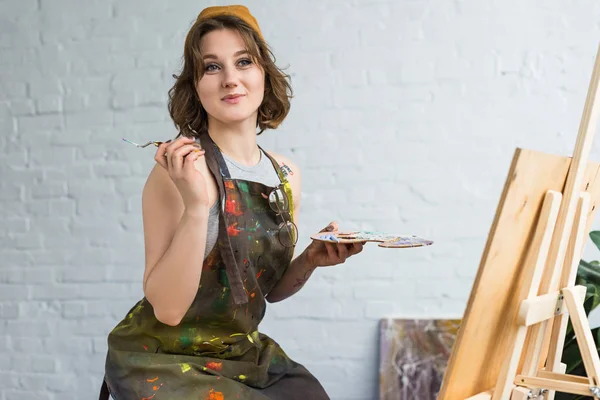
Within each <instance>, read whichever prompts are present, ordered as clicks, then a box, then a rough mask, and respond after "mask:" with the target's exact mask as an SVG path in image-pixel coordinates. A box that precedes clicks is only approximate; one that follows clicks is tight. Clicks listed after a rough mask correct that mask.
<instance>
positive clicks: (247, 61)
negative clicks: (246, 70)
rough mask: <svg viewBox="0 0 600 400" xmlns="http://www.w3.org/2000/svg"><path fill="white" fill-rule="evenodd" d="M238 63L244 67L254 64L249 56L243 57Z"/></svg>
mask: <svg viewBox="0 0 600 400" xmlns="http://www.w3.org/2000/svg"><path fill="white" fill-rule="evenodd" d="M238 64H239V65H241V66H242V67H247V66H248V65H250V64H252V61H251V60H249V59H247V58H243V59H241V60H240V61H238Z"/></svg>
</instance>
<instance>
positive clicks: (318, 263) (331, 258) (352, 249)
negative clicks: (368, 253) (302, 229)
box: [306, 222, 364, 267]
mask: <svg viewBox="0 0 600 400" xmlns="http://www.w3.org/2000/svg"><path fill="white" fill-rule="evenodd" d="M337 231H338V225H337V223H336V222H331V223H330V224H329V225H328V226H327V227H326V228H324V229H322V230H321V232H337ZM363 244H364V243H362V242H355V243H337V244H336V243H329V242H322V241H319V240H313V241H312V243H311V244H309V245H308V247H307V248H306V256H307V258H308V262H309V263H310V264H311V265H312V266H314V267H326V266H330V265H337V264H342V263H343V262H345V261H346V259H347V258H348V257H351V256H353V255H355V254H358V253H360V252H361V251H362V250H363Z"/></svg>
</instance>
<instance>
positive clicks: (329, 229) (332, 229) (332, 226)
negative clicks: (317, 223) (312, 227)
mask: <svg viewBox="0 0 600 400" xmlns="http://www.w3.org/2000/svg"><path fill="white" fill-rule="evenodd" d="M337 230H338V224H337V222H335V221H332V222H330V223H329V225H327V226H326V227H325V228H323V229H321V232H337Z"/></svg>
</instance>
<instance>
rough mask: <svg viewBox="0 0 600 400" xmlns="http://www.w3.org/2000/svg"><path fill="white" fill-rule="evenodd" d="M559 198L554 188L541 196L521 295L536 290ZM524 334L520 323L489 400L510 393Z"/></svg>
mask: <svg viewBox="0 0 600 400" xmlns="http://www.w3.org/2000/svg"><path fill="white" fill-rule="evenodd" d="M561 199H562V195H561V194H560V193H559V192H555V191H548V192H547V193H546V196H545V197H544V203H543V204H542V210H541V212H540V217H539V219H538V224H537V229H536V233H535V236H534V238H533V241H532V244H531V246H530V252H529V253H528V254H527V259H526V261H525V268H524V271H525V274H524V276H523V282H524V283H523V286H522V287H521V293H520V298H521V299H528V298H531V297H535V296H537V294H538V290H539V286H540V281H541V279H542V274H543V272H544V267H545V265H546V258H547V256H548V249H549V246H550V242H551V240H552V235H553V233H554V228H555V226H556V220H557V218H558V210H559V208H560V202H561ZM526 337H527V326H519V327H518V329H517V332H516V335H515V338H514V340H513V341H512V347H511V348H510V350H509V351H510V353H509V355H508V356H507V357H506V358H505V359H504V363H503V364H502V368H501V369H500V373H499V375H498V379H497V380H496V387H495V389H494V394H493V396H492V400H507V399H508V398H509V397H510V393H511V390H512V388H513V387H514V377H515V375H516V374H517V369H518V366H519V361H520V360H521V354H522V353H523V345H524V344H525V339H526Z"/></svg>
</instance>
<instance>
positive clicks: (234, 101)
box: [223, 94, 244, 104]
mask: <svg viewBox="0 0 600 400" xmlns="http://www.w3.org/2000/svg"><path fill="white" fill-rule="evenodd" d="M243 97H244V95H243V94H236V95H233V96H225V97H223V101H224V102H225V103H227V104H237V103H239V102H240V101H242V98H243Z"/></svg>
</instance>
